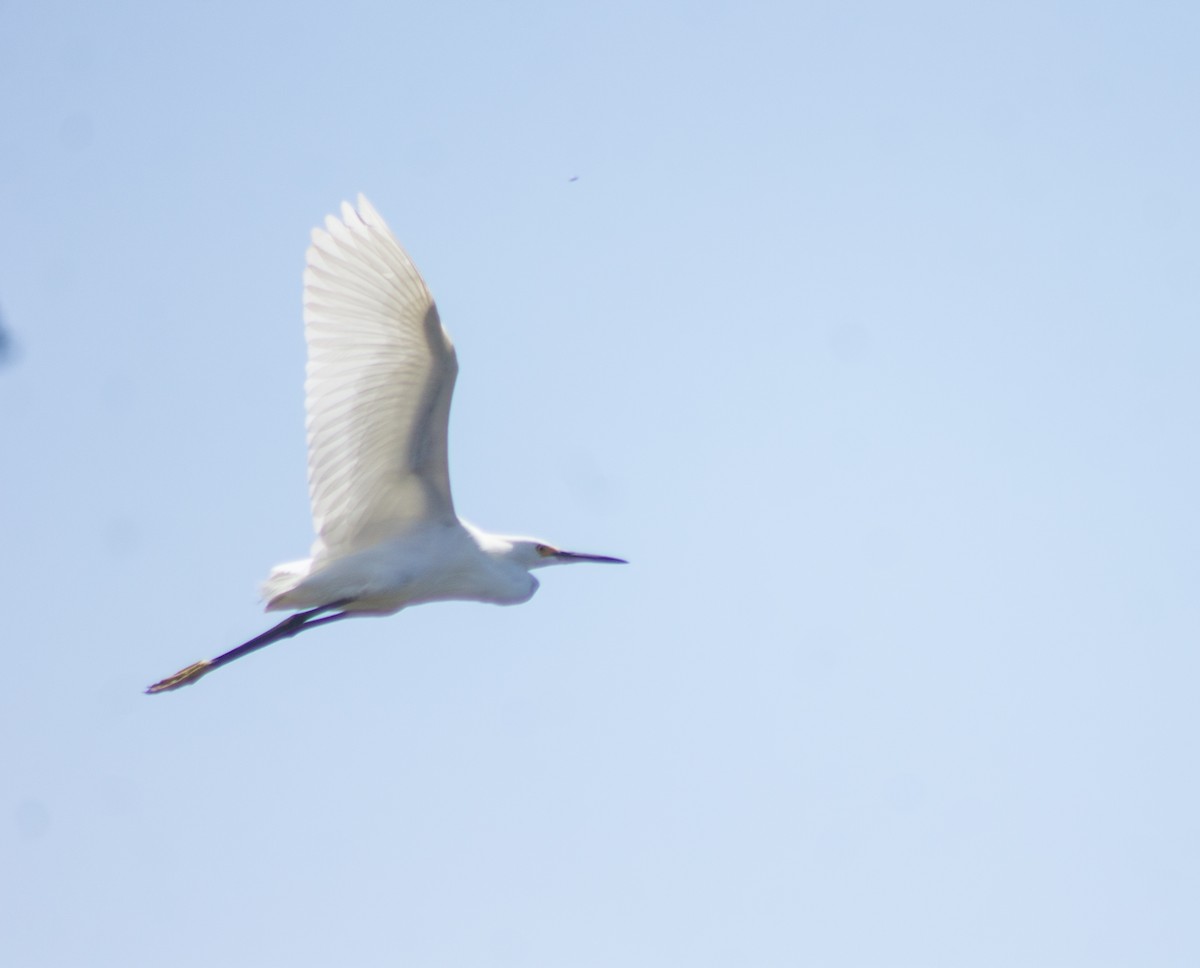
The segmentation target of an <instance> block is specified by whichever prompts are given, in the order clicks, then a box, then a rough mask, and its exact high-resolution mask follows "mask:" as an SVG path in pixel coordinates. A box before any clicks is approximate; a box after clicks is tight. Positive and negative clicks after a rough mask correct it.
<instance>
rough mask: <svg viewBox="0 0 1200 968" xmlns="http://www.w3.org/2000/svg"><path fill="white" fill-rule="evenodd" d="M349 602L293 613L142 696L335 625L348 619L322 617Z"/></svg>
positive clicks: (339, 615)
mask: <svg viewBox="0 0 1200 968" xmlns="http://www.w3.org/2000/svg"><path fill="white" fill-rule="evenodd" d="M351 601H353V599H350V598H343V599H341V600H340V601H337V602H330V603H329V604H328V605H321V606H320V607H318V608H310V609H309V610H308V611H306V612H296V613H295V614H294V615H289V616H288V617H287V618H285V619H284V620H283V621H282V622H280V623H279V624H278V625H276V626H273V627H272V628H269V629H267V631H265V632H263V633H262V635H256V636H255V637H254V638H252V639H251V640H250V641H249V642H243V643H242V644H241V645H239V646H238V647H237V648H235V649H230V650H229V651H228V652H223V653H222V654H221V655H219V656H217V657H216V658H215V659H201V660H200V661H199V662H193V663H192V664H191V665H190V666H188V667H187V668H186V669H180V670H179V671H178V672H176V673H175V675H173V676H167V678H166V679H163V680H162V681H161V682H156V683H155V684H154V685H152V686H151V687H150V688H149V689H147V690H146V694H147V695H154V694H155V693H159V692H169V691H170V690H172V689H178V688H179V687H180V686H188V685H191V684H192V683H193V682H195V681H196V680H197V679H199V678H200V677H201V676H205V675H208V673H210V672H212V671H213V669H219V668H220V667H221V666H223V665H225V664H226V663H229V662H232V661H233V660H234V659H240V658H241V657H242V656H244V655H249V654H250V653H251V652H254V651H256V650H258V649H261V648H262V647H263V646H264V645H270V644H271V643H272V642H278V641H279V640H280V639H290V638H291V637H292V636H293V635H297V634H298V633H300V632H302V631H304V630H305V629H307V628H312V627H313V626H314V625H324V624H325V623H326V622H336V621H337V620H338V619H342V618H347V617H349V615H350V613H349V612H336V613H335V614H333V615H325V614H324V613H325V612H331V611H334V610H335V609H339V608H342V607H343V606H345V605H349V604H350V602H351ZM318 616H320V617H319V618H318Z"/></svg>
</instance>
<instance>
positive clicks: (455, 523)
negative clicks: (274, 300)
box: [146, 195, 624, 693]
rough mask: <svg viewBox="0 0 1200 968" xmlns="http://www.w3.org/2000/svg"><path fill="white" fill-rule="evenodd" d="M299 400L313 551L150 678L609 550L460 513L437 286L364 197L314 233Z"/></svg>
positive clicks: (522, 593) (469, 596) (531, 585)
mask: <svg viewBox="0 0 1200 968" xmlns="http://www.w3.org/2000/svg"><path fill="white" fill-rule="evenodd" d="M304 328H305V339H306V341H307V343H308V369H307V374H308V379H307V381H306V383H305V407H306V410H307V415H308V419H307V426H308V485H309V496H310V498H311V502H312V516H313V526H314V529H315V531H316V541H315V542H314V543H313V546H312V551H311V557H309V558H307V559H305V560H304V561H294V562H290V563H288V564H283V565H277V566H276V567H275V568H274V569H273V570H272V571H271V574H270V576H269V577H268V578H267V580H266V581H265V582H264V583H263V597H264V598H265V599H266V601H267V611H294V612H295V614H293V615H291V616H289V617H288V618H286V619H284V620H283V621H282V622H280V623H279V624H278V625H276V626H275V627H274V628H271V629H269V630H268V631H266V632H264V633H263V634H262V635H259V636H257V637H256V638H253V639H251V640H250V641H249V642H246V643H244V644H242V645H239V646H238V647H237V648H235V649H232V650H230V651H229V652H225V653H224V654H222V655H219V656H217V657H216V658H214V659H205V660H203V661H200V662H197V663H195V664H193V665H190V666H188V667H187V668H186V669H181V670H180V671H179V672H177V673H175V675H173V676H169V677H168V678H166V679H163V680H162V681H161V682H157V683H155V684H154V685H153V686H151V687H150V688H149V689H147V690H146V692H148V693H158V692H166V691H167V690H170V689H178V688H179V687H180V686H184V685H188V684H189V683H192V682H195V681H196V680H197V679H199V678H200V677H201V676H203V675H205V674H207V673H209V672H212V670H213V669H217V668H219V667H220V666H223V665H225V664H227V663H229V662H232V661H233V660H234V659H237V658H240V657H241V656H243V655H246V654H247V653H250V652H253V651H255V650H256V649H261V648H262V647H263V646H265V645H269V644H270V643H272V642H276V641H278V640H280V639H284V638H289V637H290V636H293V635H296V634H297V633H298V632H301V631H303V630H304V629H308V628H312V627H313V626H315V625H323V624H325V623H327V622H335V621H337V620H338V619H343V618H349V617H350V616H354V615H392V614H394V613H396V612H398V611H400V609H402V608H406V607H408V606H409V605H420V604H423V603H425V602H441V601H473V602H491V603H493V604H496V605H516V604H519V603H521V602H526V601H528V600H529V599H530V598H531V597H532V595H533V593H534V592H535V591H537V587H538V581H537V579H536V578H534V576H533V575H531V574H530V572H531V571H532V570H533V569H535V568H543V567H545V566H547V565H561V564H569V563H572V562H578V561H601V562H614V563H619V564H623V563H624V562H623V561H622V559H620V558H609V557H606V556H604V555H585V554H579V553H576V552H571V551H561V550H560V549H558V548H555V547H554V546H552V545H549V544H547V543H545V542H543V541H538V540H537V539H534V538H520V537H512V536H507V535H496V534H488V533H487V532H485V531H481V530H480V529H479V528H476V527H474V526H473V525H470V524H468V523H467V522H465V521H463V520H461V519H460V518H459V517H458V515H457V514H455V511H454V502H453V501H452V499H451V497H450V473H449V468H448V466H447V460H446V435H447V424H448V420H449V416H450V396H451V394H452V393H453V391H454V380H455V377H456V376H457V374H458V361H457V359H456V358H455V353H454V346H453V345H452V344H451V342H450V337H449V336H448V335H447V333H446V331H445V329H443V328H442V324H441V320H440V319H439V318H438V311H437V307H436V306H435V305H434V302H433V297H432V296H431V295H430V294H429V290H428V289H427V288H426V287H425V283H424V281H423V280H422V279H421V276H420V274H419V273H418V272H417V270H416V267H415V266H414V265H413V264H412V260H410V259H409V257H408V255H407V253H405V251H404V250H403V249H402V248H401V247H400V244H399V243H398V242H397V241H396V239H395V237H394V236H393V235H392V233H391V231H390V230H389V229H388V227H387V225H386V224H385V223H384V221H383V219H382V218H380V216H379V213H378V212H376V211H375V209H374V208H373V207H372V206H371V203H370V202H368V201H367V200H366V198H365V197H364V196H362V195H359V196H358V208H357V210H356V209H355V208H354V207H352V206H351V205H350V204H349V203H343V204H342V217H341V220H340V221H339V220H338V219H337V218H335V217H334V216H332V215H330V216H329V217H328V218H326V220H325V229H324V230H321V229H319V228H317V229H314V230H313V235H312V245H311V246H310V247H309V249H308V257H307V266H306V268H305V270H304Z"/></svg>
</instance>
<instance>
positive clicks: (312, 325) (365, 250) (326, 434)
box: [304, 195, 458, 558]
mask: <svg viewBox="0 0 1200 968" xmlns="http://www.w3.org/2000/svg"><path fill="white" fill-rule="evenodd" d="M304 329H305V338H306V340H307V342H308V378H307V381H306V383H305V394H306V407H307V412H308V422H307V423H308V480H309V494H310V497H311V499H312V513H313V526H314V528H315V529H316V532H317V541H316V544H315V545H314V546H313V557H314V558H317V557H320V556H321V555H322V554H326V553H330V552H339V553H344V552H348V551H354V550H358V549H361V548H365V547H369V546H370V545H372V544H375V543H377V542H379V541H382V540H384V539H386V538H389V537H393V536H395V535H398V534H402V533H404V532H405V531H407V530H409V529H411V528H413V527H415V526H416V525H418V524H421V523H424V522H427V521H434V520H453V519H454V502H453V500H452V498H451V496H450V473H449V467H448V464H447V454H446V435H447V429H448V423H449V417H450V398H451V396H452V394H453V392H454V380H455V377H456V376H457V373H458V362H457V360H456V358H455V353H454V346H453V344H452V343H451V342H450V337H449V336H448V335H447V333H446V331H445V329H443V327H442V324H441V320H440V319H439V318H438V312H437V306H436V305H435V304H434V301H433V297H432V296H431V295H430V294H429V290H428V289H427V288H426V287H425V283H424V282H423V281H422V279H421V276H420V274H419V273H418V272H417V269H416V267H415V266H414V265H413V263H412V260H411V259H409V257H408V255H407V253H405V251H404V250H403V249H402V248H401V247H400V244H399V243H398V242H397V241H396V239H395V237H394V236H393V235H392V233H391V231H390V230H389V229H388V227H387V224H386V223H385V222H384V221H383V219H382V218H381V217H380V216H379V213H378V212H376V211H375V209H374V208H373V207H372V206H371V204H370V202H368V201H367V200H366V198H365V197H363V196H362V195H359V196H358V206H357V210H356V209H355V208H354V207H352V206H350V205H349V204H348V203H343V205H342V210H341V218H340V219H338V218H336V217H334V216H332V215H331V216H329V217H328V218H327V219H326V220H325V228H324V229H319V228H318V229H314V230H313V236H312V246H311V247H310V248H309V250H308V264H307V267H306V269H305V271H304Z"/></svg>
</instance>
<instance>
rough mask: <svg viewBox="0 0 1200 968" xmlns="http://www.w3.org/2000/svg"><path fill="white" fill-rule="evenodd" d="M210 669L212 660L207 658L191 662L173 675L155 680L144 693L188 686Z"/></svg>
mask: <svg viewBox="0 0 1200 968" xmlns="http://www.w3.org/2000/svg"><path fill="white" fill-rule="evenodd" d="M211 669H212V662H210V661H209V660H208V659H201V660H200V661H199V662H193V663H192V664H191V665H190V666H188V667H187V668H186V669H180V670H179V671H178V672H176V673H175V675H173V676H167V678H165V679H164V680H163V681H162V682H156V683H155V684H154V685H152V686H151V687H150V688H149V689H147V690H146V695H148V696H153V695H154V694H155V693H156V692H170V691H171V690H172V689H178V688H179V687H180V686H190V685H191V684H192V683H193V682H195V681H196V680H197V679H199V678H200V677H201V676H202V675H204V674H205V673H206V672H209V671H210V670H211Z"/></svg>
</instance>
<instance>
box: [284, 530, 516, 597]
mask: <svg viewBox="0 0 1200 968" xmlns="http://www.w3.org/2000/svg"><path fill="white" fill-rule="evenodd" d="M522 540H525V541H531V540H532V539H519V538H505V537H501V536H500V535H491V534H488V533H487V532H484V531H481V530H479V529H478V528H475V527H472V526H471V525H469V524H466V523H465V522H461V521H454V522H453V523H451V522H438V523H435V524H425V525H421V526H418V527H416V528H414V529H412V530H411V531H409V532H407V533H406V534H404V535H400V536H397V537H393V538H389V539H386V540H384V541H381V542H380V543H378V544H375V545H371V546H370V547H368V548H364V549H363V550H362V551H357V552H354V553H353V554H350V555H345V556H339V557H335V558H327V559H325V560H324V561H322V559H321V558H319V557H318V558H317V559H309V560H307V561H301V562H292V563H290V564H287V565H281V566H278V567H277V568H276V569H275V570H274V571H273V572H272V573H271V577H270V578H268V579H267V581H266V583H265V584H264V587H263V591H264V597H266V598H267V610H268V611H277V610H283V609H286V610H294V609H305V608H315V607H317V606H319V605H324V604H326V603H328V602H332V601H337V600H339V599H343V598H349V599H352V601H351V603H350V604H349V605H347V606H345V610H346V611H348V612H356V613H359V614H369V615H391V614H393V613H395V612H398V611H399V610H400V609H402V608H405V607H407V606H409V605H421V604H424V603H426V602H443V601H472V602H489V603H491V604H493V605H519V604H520V603H522V602H527V601H529V599H530V598H531V597H532V596H533V593H534V592H535V591H537V587H538V581H537V579H536V578H534V577H533V575H531V574H529V572H528V570H527V568H526V567H525V566H524V565H522V564H521V562H520V560H519V558H518V557H517V556H516V555H515V553H514V550H513V549H514V547H515V545H514V542H520V541H522Z"/></svg>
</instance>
